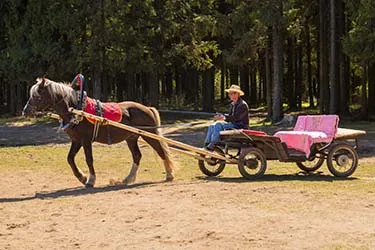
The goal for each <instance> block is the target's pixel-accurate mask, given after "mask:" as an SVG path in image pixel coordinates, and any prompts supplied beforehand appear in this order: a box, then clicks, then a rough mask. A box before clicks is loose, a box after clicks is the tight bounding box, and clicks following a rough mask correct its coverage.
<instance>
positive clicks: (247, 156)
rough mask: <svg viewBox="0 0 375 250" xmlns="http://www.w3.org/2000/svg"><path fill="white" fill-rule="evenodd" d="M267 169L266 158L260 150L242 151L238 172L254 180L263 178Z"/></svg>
mask: <svg viewBox="0 0 375 250" xmlns="http://www.w3.org/2000/svg"><path fill="white" fill-rule="evenodd" d="M266 168H267V160H266V156H265V155H264V153H263V152H262V150H260V149H258V148H245V149H242V150H241V154H240V157H239V159H238V170H239V171H240V173H241V175H242V176H243V177H245V178H246V179H249V180H252V179H257V178H260V177H262V176H263V174H264V172H265V171H266Z"/></svg>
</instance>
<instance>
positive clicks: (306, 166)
mask: <svg viewBox="0 0 375 250" xmlns="http://www.w3.org/2000/svg"><path fill="white" fill-rule="evenodd" d="M323 163H324V157H323V156H322V155H319V156H316V157H314V158H313V159H311V160H307V161H303V162H297V166H298V167H299V168H300V169H301V170H303V171H305V172H306V173H311V172H314V171H316V170H318V169H319V168H320V167H321V166H322V165H323Z"/></svg>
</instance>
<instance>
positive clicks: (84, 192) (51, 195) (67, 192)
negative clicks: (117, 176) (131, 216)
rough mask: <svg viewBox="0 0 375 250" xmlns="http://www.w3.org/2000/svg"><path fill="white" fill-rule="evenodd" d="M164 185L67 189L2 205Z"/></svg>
mask: <svg viewBox="0 0 375 250" xmlns="http://www.w3.org/2000/svg"><path fill="white" fill-rule="evenodd" d="M160 183H163V182H161V181H158V182H141V183H136V184H133V185H129V186H127V185H122V184H118V185H108V186H103V187H94V188H85V187H75V188H65V189H59V190H54V191H50V192H40V193H35V195H33V196H25V197H11V198H0V204H1V203H13V202H22V201H29V200H35V199H40V200H46V199H57V198H62V197H76V196H83V195H88V194H97V193H107V192H114V191H120V190H130V189H134V188H139V187H145V186H152V185H156V184H160Z"/></svg>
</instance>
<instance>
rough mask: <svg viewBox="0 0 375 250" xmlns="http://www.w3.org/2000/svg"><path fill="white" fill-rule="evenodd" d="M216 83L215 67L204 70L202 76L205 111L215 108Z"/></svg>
mask: <svg viewBox="0 0 375 250" xmlns="http://www.w3.org/2000/svg"><path fill="white" fill-rule="evenodd" d="M214 83H215V69H214V68H211V69H208V70H206V71H204V72H203V76H202V107H203V111H206V112H212V111H213V110H214V97H215V96H214Z"/></svg>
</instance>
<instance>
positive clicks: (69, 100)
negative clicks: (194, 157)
mask: <svg viewBox="0 0 375 250" xmlns="http://www.w3.org/2000/svg"><path fill="white" fill-rule="evenodd" d="M77 104H78V95H77V92H76V91H75V90H74V89H73V88H72V87H71V85H70V84H67V83H57V82H54V81H51V80H48V79H46V78H38V79H37V83H36V84H34V85H33V86H32V87H31V89H30V98H29V100H28V102H27V103H26V105H25V107H24V110H23V114H24V116H31V115H33V114H34V113H35V112H37V111H44V110H46V109H48V108H51V109H53V110H54V111H55V112H56V113H57V114H58V115H59V116H60V117H61V119H62V124H66V125H68V127H67V128H66V129H65V131H66V133H67V134H68V135H69V137H70V138H71V140H72V143H71V147H70V151H69V154H68V163H69V165H70V167H71V168H72V170H73V174H74V175H75V176H76V177H77V179H78V180H79V181H80V182H81V183H83V184H84V185H85V186H86V187H93V186H94V184H95V179H96V176H95V170H94V164H93V162H94V161H93V156H92V141H93V140H92V139H93V135H94V125H93V124H92V123H90V122H89V121H88V120H87V119H86V118H84V119H83V120H82V121H80V122H79V123H78V124H74V123H72V122H71V121H72V119H73V115H72V114H71V113H69V111H68V109H69V107H76V106H77ZM118 104H119V106H120V108H121V112H122V120H121V123H123V124H126V125H129V126H142V127H146V128H145V129H144V130H146V131H149V132H152V133H155V134H159V129H158V127H159V126H160V117H159V112H158V111H157V110H156V109H155V108H153V107H146V106H144V105H142V104H140V103H136V102H121V103H118ZM109 136H110V141H111V143H119V142H121V141H124V140H126V142H127V144H128V147H129V149H130V151H131V154H132V157H133V165H132V167H131V170H130V173H129V175H128V176H127V177H126V178H125V179H124V180H123V182H124V183H125V184H131V183H133V182H135V179H136V175H137V171H138V167H139V163H140V160H141V157H142V154H141V152H140V150H139V147H138V138H139V135H137V134H134V133H131V132H128V131H125V130H122V129H119V128H117V127H114V126H107V125H106V126H100V127H99V131H98V134H97V136H96V137H95V141H97V142H100V143H107V142H108V141H109V140H108V139H109ZM142 138H143V139H144V140H145V141H146V142H147V143H148V144H150V146H151V147H152V148H153V149H154V150H155V151H156V152H157V154H158V155H159V156H160V157H161V158H162V159H163V162H164V166H165V170H166V180H167V181H172V180H173V178H174V176H173V163H172V161H171V158H170V155H169V149H168V145H167V144H165V143H161V142H159V141H156V140H154V139H150V138H147V137H142ZM81 147H83V149H84V152H85V157H86V163H87V166H88V168H89V171H90V176H89V178H88V179H87V178H86V176H85V175H84V174H83V173H82V172H81V171H80V169H79V168H78V167H77V165H76V163H75V161H74V158H75V155H76V154H77V153H78V151H79V150H80V148H81Z"/></svg>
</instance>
